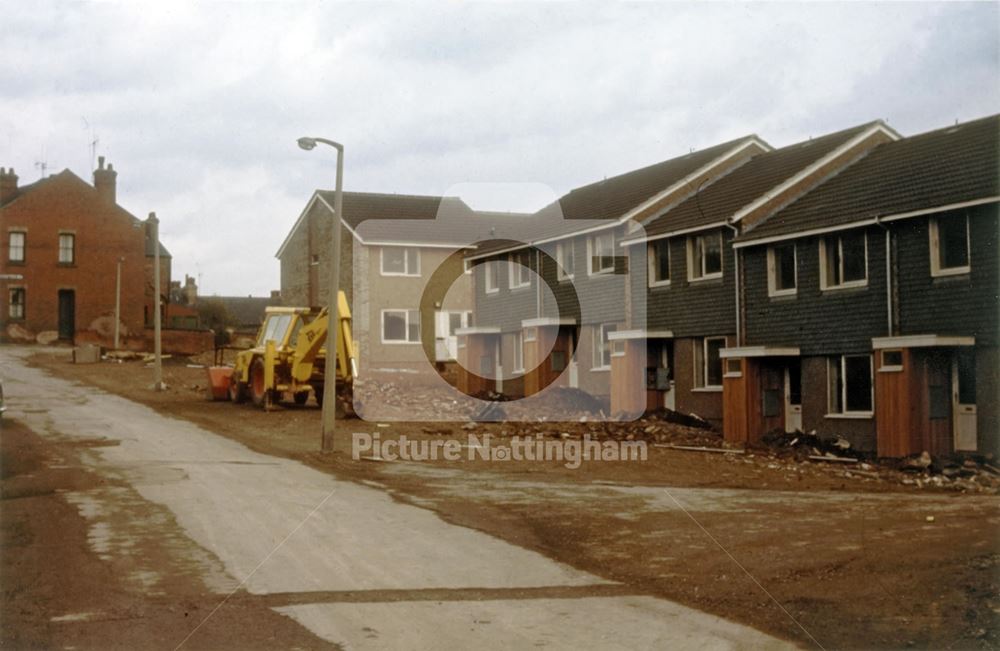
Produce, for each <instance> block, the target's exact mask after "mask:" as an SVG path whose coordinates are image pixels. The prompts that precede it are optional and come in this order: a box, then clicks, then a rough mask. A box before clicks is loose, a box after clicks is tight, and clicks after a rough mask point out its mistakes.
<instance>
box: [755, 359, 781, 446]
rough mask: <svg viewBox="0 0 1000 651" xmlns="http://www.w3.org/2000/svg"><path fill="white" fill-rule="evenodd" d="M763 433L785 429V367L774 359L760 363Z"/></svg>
mask: <svg viewBox="0 0 1000 651" xmlns="http://www.w3.org/2000/svg"><path fill="white" fill-rule="evenodd" d="M760 418H761V423H762V429H761V433H762V434H766V433H768V432H770V431H772V430H776V429H780V430H782V431H784V430H785V368H784V366H783V365H779V364H777V363H775V362H773V361H762V362H761V364H760Z"/></svg>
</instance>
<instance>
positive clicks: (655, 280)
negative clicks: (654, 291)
mask: <svg viewBox="0 0 1000 651" xmlns="http://www.w3.org/2000/svg"><path fill="white" fill-rule="evenodd" d="M646 256H647V258H648V260H649V286H650V287H659V286H662V285H669V284H670V240H667V239H662V240H655V241H653V242H650V243H649V249H648V250H647V252H646Z"/></svg>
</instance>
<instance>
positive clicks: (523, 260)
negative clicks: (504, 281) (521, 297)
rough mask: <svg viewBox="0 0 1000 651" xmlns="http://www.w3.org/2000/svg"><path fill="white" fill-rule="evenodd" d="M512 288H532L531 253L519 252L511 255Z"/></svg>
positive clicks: (509, 267)
mask: <svg viewBox="0 0 1000 651" xmlns="http://www.w3.org/2000/svg"><path fill="white" fill-rule="evenodd" d="M509 260H510V262H509V266H508V269H509V271H510V288H511V289H518V288H521V287H530V286H531V251H517V252H515V253H511V254H510V259H509Z"/></svg>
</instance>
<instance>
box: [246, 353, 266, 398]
mask: <svg viewBox="0 0 1000 651" xmlns="http://www.w3.org/2000/svg"><path fill="white" fill-rule="evenodd" d="M269 393H270V390H269V389H267V388H266V387H265V386H264V360H262V359H260V358H259V357H258V358H257V359H255V360H254V361H253V364H251V365H250V400H252V401H253V404H255V405H257V406H258V407H266V406H267V402H268V400H267V399H268V394H269Z"/></svg>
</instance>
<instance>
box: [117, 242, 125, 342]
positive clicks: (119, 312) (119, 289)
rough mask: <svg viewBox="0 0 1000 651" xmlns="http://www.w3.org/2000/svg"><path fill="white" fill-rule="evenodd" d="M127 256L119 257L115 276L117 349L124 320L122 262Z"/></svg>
mask: <svg viewBox="0 0 1000 651" xmlns="http://www.w3.org/2000/svg"><path fill="white" fill-rule="evenodd" d="M124 261H125V258H118V274H117V275H116V276H115V350H118V341H119V335H120V332H121V322H122V262H124Z"/></svg>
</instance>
